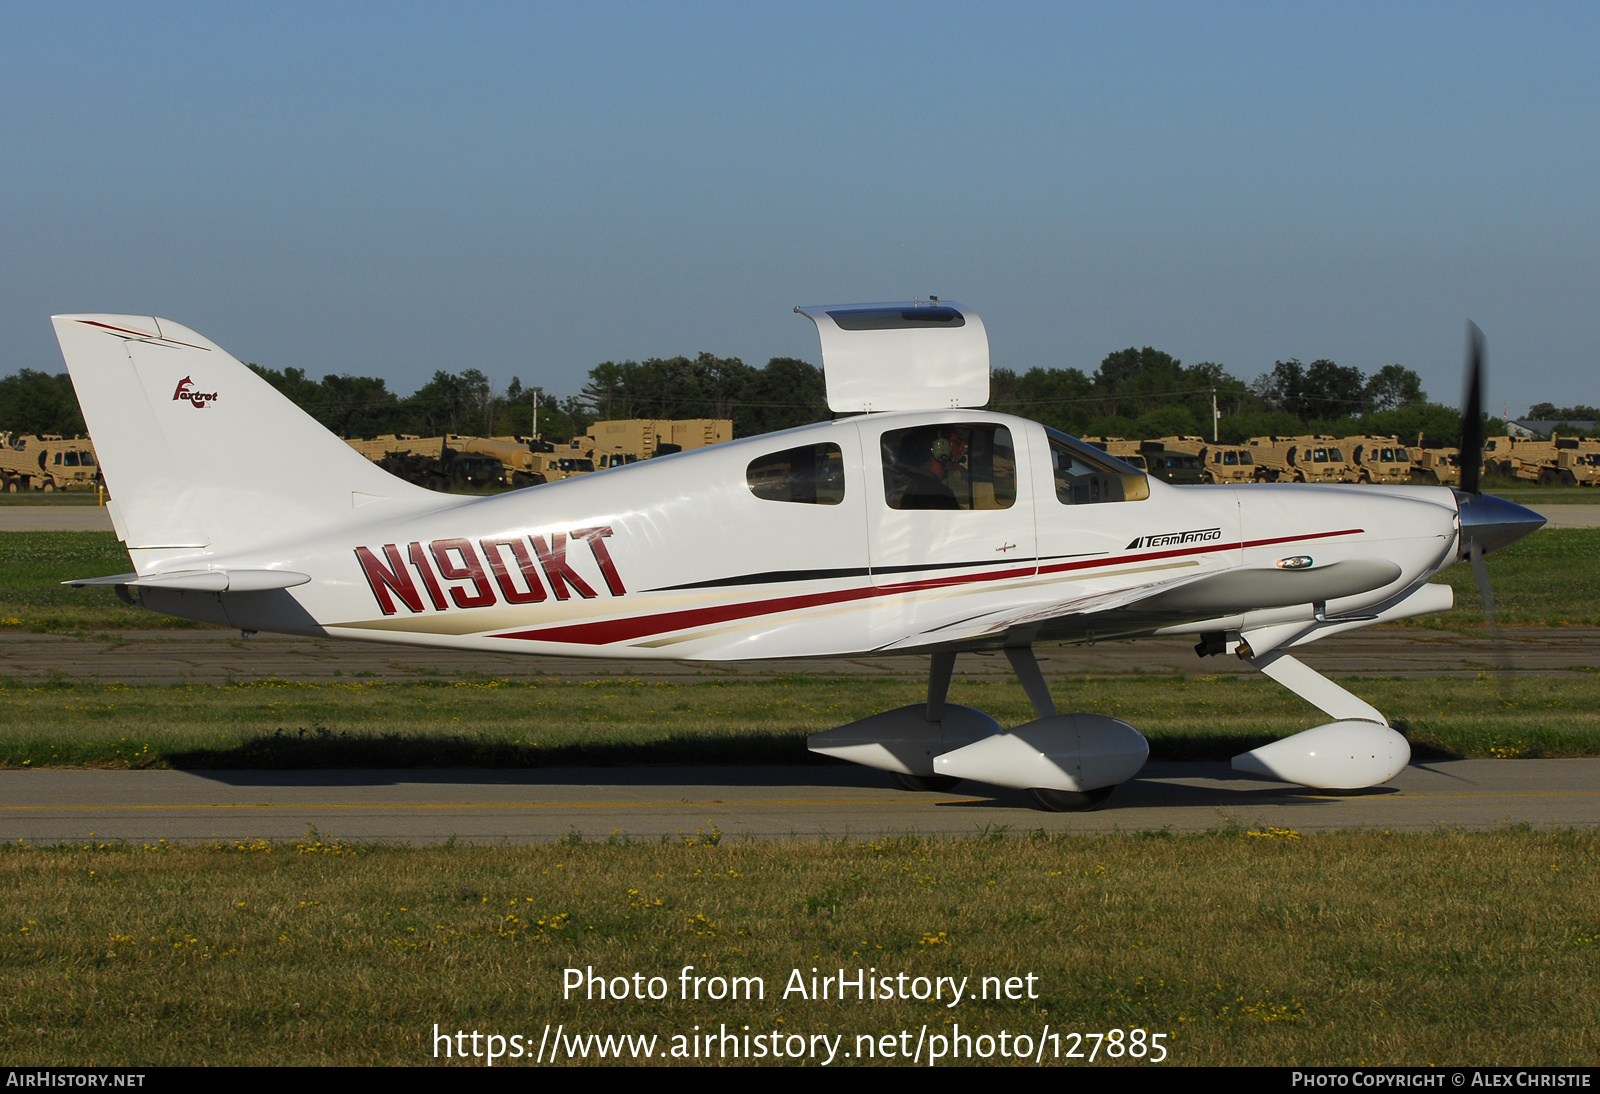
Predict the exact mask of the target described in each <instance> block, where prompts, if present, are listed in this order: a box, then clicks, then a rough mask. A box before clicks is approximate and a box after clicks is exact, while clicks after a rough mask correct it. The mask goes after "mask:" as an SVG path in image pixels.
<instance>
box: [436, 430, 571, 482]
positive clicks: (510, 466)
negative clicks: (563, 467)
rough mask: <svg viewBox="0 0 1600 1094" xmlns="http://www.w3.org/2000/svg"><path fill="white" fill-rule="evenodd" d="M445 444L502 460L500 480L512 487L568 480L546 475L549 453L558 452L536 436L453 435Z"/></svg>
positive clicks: (558, 476) (463, 450) (458, 449)
mask: <svg viewBox="0 0 1600 1094" xmlns="http://www.w3.org/2000/svg"><path fill="white" fill-rule="evenodd" d="M445 444H446V445H448V446H450V447H453V448H455V449H456V450H457V451H459V452H468V453H471V454H473V455H477V456H488V457H490V458H492V459H496V460H499V461H500V466H501V480H502V481H503V482H504V483H505V484H506V485H507V486H509V487H511V488H513V489H516V490H520V489H522V488H523V487H525V486H538V485H540V484H541V483H545V482H551V481H553V480H554V479H556V478H565V477H566V476H565V475H564V474H554V475H549V474H546V473H545V464H546V462H548V457H549V454H550V453H552V452H554V451H555V445H553V444H551V443H550V442H549V441H544V440H540V439H539V438H537V437H534V438H532V439H524V438H522V437H458V436H455V435H450V436H447V437H446V438H445Z"/></svg>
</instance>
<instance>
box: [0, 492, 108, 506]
mask: <svg viewBox="0 0 1600 1094" xmlns="http://www.w3.org/2000/svg"><path fill="white" fill-rule="evenodd" d="M102 500H103V499H102V498H101V497H99V496H98V495H96V494H95V492H94V491H93V490H52V491H51V492H50V493H48V494H46V493H44V492H42V491H35V490H30V491H28V492H26V493H24V492H23V491H21V490H19V491H17V492H16V493H15V494H9V493H5V492H0V506H8V505H27V506H34V505H49V506H61V505H99V504H101V502H102Z"/></svg>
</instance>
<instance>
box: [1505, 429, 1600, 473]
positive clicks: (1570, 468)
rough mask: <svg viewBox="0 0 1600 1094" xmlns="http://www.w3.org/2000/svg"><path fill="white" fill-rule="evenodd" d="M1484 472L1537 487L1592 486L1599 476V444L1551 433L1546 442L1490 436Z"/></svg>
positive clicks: (1598, 442)
mask: <svg viewBox="0 0 1600 1094" xmlns="http://www.w3.org/2000/svg"><path fill="white" fill-rule="evenodd" d="M1483 447H1484V471H1485V474H1488V473H1489V469H1490V468H1491V467H1492V468H1493V471H1494V473H1495V474H1498V475H1503V476H1504V477H1506V478H1510V479H1517V480H1519V481H1521V482H1536V483H1538V484H1539V485H1541V486H1593V485H1595V480H1596V478H1597V473H1600V460H1597V459H1596V457H1597V456H1600V441H1597V440H1588V439H1584V438H1580V437H1563V436H1561V435H1560V434H1559V433H1552V434H1551V435H1550V439H1549V440H1548V441H1541V440H1535V439H1532V438H1527V437H1491V438H1489V439H1488V440H1487V441H1485V442H1484V446H1483Z"/></svg>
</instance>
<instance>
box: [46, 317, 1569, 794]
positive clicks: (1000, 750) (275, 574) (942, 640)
mask: <svg viewBox="0 0 1600 1094" xmlns="http://www.w3.org/2000/svg"><path fill="white" fill-rule="evenodd" d="M796 310H797V311H799V312H801V313H803V314H805V315H806V316H808V317H809V318H810V319H812V320H813V321H814V322H815V323H816V326H817V329H818V332H819V334H820V336H821V340H822V352H823V365H824V370H825V373H826V378H827V389H828V404H829V406H830V408H832V409H833V410H834V411H836V412H843V413H846V414H849V415H851V416H849V417H841V418H839V419H837V420H835V421H832V422H826V423H822V424H820V425H812V426H805V427H802V428H799V429H791V430H788V431H786V432H782V433H773V434H768V435H766V436H761V437H752V438H748V439H744V440H739V441H733V442H729V443H725V444H720V445H717V446H715V447H711V448H705V449H699V450H696V451H691V452H685V453H681V454H677V455H672V456H668V457H664V458H661V459H656V460H651V461H648V462H645V463H637V464H631V465H627V466H624V467H621V468H617V469H613V470H608V471H604V472H600V473H597V474H593V475H587V476H583V477H581V478H577V479H569V480H566V481H562V482H556V483H551V484H548V485H544V486H537V487H533V488H530V489H525V490H518V491H515V492H512V493H507V494H501V495H498V496H494V497H479V498H463V497H449V496H441V495H439V494H437V493H432V492H430V491H427V490H424V489H422V488H420V487H416V486H412V485H409V484H407V483H405V482H402V481H400V480H399V479H397V478H394V477H393V476H391V475H389V474H388V473H387V472H385V471H383V470H381V469H380V468H378V467H377V466H376V465H374V464H372V463H369V462H368V461H367V460H366V459H364V458H363V457H362V456H360V455H359V454H358V453H356V452H355V451H354V450H353V449H351V448H350V447H349V446H348V445H346V444H345V443H344V442H343V441H341V440H339V439H338V438H337V437H335V436H333V435H332V434H331V433H329V432H328V431H327V430H325V429H323V428H322V427H321V426H320V425H318V424H317V423H316V422H315V421H314V420H312V419H311V418H310V417H309V416H308V415H307V414H305V413H304V412H303V411H301V410H300V409H299V408H298V407H296V406H295V405H294V404H292V403H291V402H290V401H289V400H288V399H286V398H284V397H283V396H282V395H280V394H279V393H278V392H277V391H275V390H274V389H273V388H271V387H270V386H269V385H268V384H267V383H266V382H265V381H263V380H262V379H260V378H259V377H257V376H256V375H255V374H254V373H253V372H251V371H250V370H249V369H248V368H246V367H245V366H244V365H242V364H240V363H239V362H238V361H237V360H236V359H234V358H233V357H231V356H229V355H228V353H227V352H226V351H224V350H223V349H221V348H220V347H218V346H217V345H215V344H214V343H212V342H211V341H209V340H208V339H206V338H204V337H203V336H201V335H199V334H196V333H195V332H194V331H192V330H189V329H188V328H186V327H183V326H180V325H178V324H177V323H173V322H171V321H169V320H166V319H156V318H151V317H148V316H128V315H60V316H56V317H55V318H54V323H55V328H56V335H57V338H58V339H59V340H60V343H61V350H62V354H63V356H64V357H65V358H66V362H67V366H68V368H69V369H70V370H71V374H72V381H73V385H74V387H75V388H76V390H77V393H78V399H79V402H80V403H81V405H82V408H83V414H84V417H85V419H86V421H87V423H88V426H89V430H90V432H91V434H92V436H93V437H94V443H95V451H96V453H97V455H98V457H99V459H100V463H101V467H102V469H103V473H104V475H105V478H106V483H107V485H108V486H109V488H110V491H111V494H112V497H113V498H114V499H115V500H114V501H112V502H111V518H112V522H113V524H114V525H115V527H116V531H117V535H118V537H119V538H121V540H122V541H123V543H125V544H126V545H127V547H128V551H129V554H130V555H131V556H132V559H133V564H134V568H135V570H136V572H135V573H131V574H119V575H115V576H112V577H100V578H91V579H85V580H81V581H75V582H71V584H74V585H110V586H114V587H115V588H116V589H117V592H118V593H119V595H121V596H122V597H123V598H124V599H127V600H130V601H132V602H137V603H141V604H143V605H144V606H145V607H147V608H150V609H152V610H155V611H158V612H164V613H166V614H169V615H174V616H180V617H184V618H188V619H196V620H200V621H203V622H207V623H216V624H220V625H223V626H228V627H237V628H240V629H241V630H244V631H247V632H253V631H258V630H264V631H278V632H283V633H287V634H302V635H316V636H324V637H325V636H334V637H345V638H359V639H368V640H377V641H385V642H403V643H410V644H414V645H425V646H445V647H451V648H457V649H479V650H487V651H494V652H496V653H506V652H525V653H536V654H559V655H563V656H569V657H605V658H638V659H649V658H664V659H674V660H705V661H727V660H755V659H762V658H796V657H819V656H839V655H849V654H865V653H876V654H882V653H886V652H903V653H907V654H923V655H930V657H931V665H930V670H929V677H928V698H927V702H926V703H925V704H924V703H919V704H916V705H914V706H910V707H903V708H900V709H898V710H891V711H887V712H885V713H881V714H877V715H874V716H872V717H870V718H866V719H863V720H861V721H858V722H854V723H852V724H850V725H847V726H842V727H840V728H838V729H834V730H830V731H828V732H825V733H819V734H816V735H814V736H813V737H812V738H811V739H810V746H811V747H812V748H813V749H814V750H816V751H818V752H822V753H827V754H830V755H834V756H839V757H843V758H846V759H849V760H853V761H856V762H858V763H863V764H866V765H869V766H871V767H876V768H880V769H882V770H885V771H889V772H892V773H893V774H894V775H895V776H896V777H897V778H898V779H899V780H900V782H901V783H902V784H903V785H906V786H910V787H912V788H917V789H933V788H942V787H947V786H949V785H953V783H954V782H955V781H956V780H958V779H974V780H978V781H981V782H987V783H992V784H996V785H1001V786H1009V787H1017V788H1022V789H1027V790H1030V791H1032V792H1033V794H1034V797H1035V798H1036V799H1037V800H1038V801H1039V802H1040V804H1041V805H1043V806H1045V807H1046V808H1052V809H1082V808H1087V807H1091V806H1093V805H1095V804H1098V803H1099V802H1100V801H1102V800H1104V798H1105V797H1106V796H1107V795H1109V794H1110V793H1111V790H1112V789H1113V788H1114V787H1115V786H1116V785H1117V784H1119V783H1121V782H1124V781H1126V780H1127V779H1129V778H1132V777H1133V775H1134V774H1136V773H1137V772H1138V770H1139V769H1140V768H1141V767H1142V766H1143V765H1144V762H1145V758H1146V756H1147V755H1148V746H1147V744H1146V742H1145V739H1144V737H1143V736H1142V735H1140V734H1139V732H1138V731H1137V730H1135V729H1134V728H1133V727H1132V726H1130V725H1128V724H1127V723H1125V722H1121V721H1118V720H1116V719H1114V718H1109V717H1106V716H1104V715H1098V714H1059V713H1057V712H1056V709H1055V706H1054V704H1053V703H1052V701H1051V697H1050V692H1049V690H1048V688H1047V687H1046V686H1045V682H1044V679H1043V677H1042V675H1041V674H1040V672H1039V668H1038V664H1037V662H1036V661H1035V660H1034V656H1033V652H1032V647H1033V645H1034V644H1035V643H1036V642H1084V641H1095V640H1097V639H1100V640H1104V639H1113V638H1137V637H1144V636H1152V635H1178V634H1182V635H1193V636H1196V637H1197V638H1198V640H1199V641H1198V645H1197V646H1196V649H1197V651H1198V652H1199V653H1200V654H1201V655H1208V654H1222V653H1237V654H1239V655H1240V656H1241V657H1243V658H1245V659H1246V660H1248V661H1249V662H1250V663H1251V664H1253V665H1255V666H1256V667H1257V668H1259V669H1261V670H1262V671H1263V672H1265V673H1267V674H1268V675H1269V676H1271V677H1272V678H1273V679H1275V680H1277V681H1278V682H1279V683H1281V684H1283V685H1284V686H1285V687H1287V688H1289V689H1290V690H1291V691H1293V692H1295V693H1296V694H1298V695H1300V696H1302V697H1303V698H1305V699H1307V700H1308V701H1310V702H1311V703H1313V704H1314V705H1315V706H1317V707H1319V708H1320V709H1322V710H1323V711H1326V712H1327V713H1328V715H1329V716H1330V717H1331V718H1332V719H1333V720H1332V721H1331V722H1330V723H1329V724H1327V725H1323V726H1319V727H1317V728H1314V729H1310V730H1307V731H1306V732H1304V733H1300V734H1297V735H1296V736H1293V737H1290V738H1287V739H1285V740H1281V741H1277V742H1274V743H1273V744H1270V745H1267V746H1264V747H1262V748H1259V749H1256V750H1255V751H1254V752H1250V753H1246V754H1244V755H1242V756H1239V757H1236V758H1235V760H1234V766H1235V767H1236V768H1238V769H1240V770H1244V771H1250V772H1256V773H1260V774H1264V775H1270V776H1274V777H1277V778H1281V779H1285V780H1288V781H1292V782H1296V783H1301V784H1305V785H1309V786H1315V787H1327V788H1355V787H1363V786H1372V785H1376V784H1378V783H1381V782H1385V781H1387V780H1388V779H1390V778H1393V777H1394V776H1395V775H1396V774H1397V773H1399V771H1400V770H1401V769H1402V768H1403V767H1404V766H1405V765H1406V763H1407V762H1408V761H1409V759H1410V748H1409V746H1408V745H1407V743H1406V741H1405V738H1403V737H1402V736H1401V735H1400V734H1398V733H1396V732H1395V731H1393V730H1392V729H1390V728H1389V726H1388V723H1387V721H1386V720H1385V718H1384V716H1383V715H1382V714H1381V713H1380V712H1378V711H1377V710H1375V709H1374V708H1373V707H1371V706H1369V705H1368V704H1367V703H1365V702H1363V701H1362V700H1361V699H1359V698H1357V697H1356V696H1355V695H1353V694H1351V693H1350V692H1348V691H1346V690H1345V689H1344V688H1342V687H1340V686H1338V685H1337V684H1335V683H1333V682H1332V681H1330V680H1328V679H1326V678H1324V677H1322V676H1321V675H1319V674H1318V673H1316V672H1314V671H1313V670H1311V669H1310V668H1308V667H1306V666H1305V665H1303V664H1302V663H1300V662H1299V661H1297V660H1296V659H1295V658H1294V657H1293V656H1292V655H1291V654H1290V652H1289V651H1290V650H1291V649H1293V648H1294V647H1297V646H1301V645H1304V644H1305V643H1307V642H1312V641H1315V640H1317V639H1319V638H1322V637H1324V636H1326V635H1329V634H1335V633H1338V632H1340V631H1345V630H1349V629H1351V628H1355V627H1362V626H1367V625H1369V624H1372V623H1377V622H1382V621H1389V620H1397V619H1405V618H1407V617H1410V616H1415V615H1419V614H1421V613H1424V612H1433V611H1440V610H1443V609H1445V608H1448V607H1449V606H1450V604H1451V592H1450V589H1449V588H1448V587H1447V586H1442V585H1430V584H1428V579H1429V578H1430V577H1432V576H1433V575H1435V574H1437V573H1438V572H1439V571H1440V570H1442V569H1444V568H1445V567H1447V566H1451V565H1453V564H1455V563H1456V562H1458V561H1461V560H1463V559H1466V558H1468V557H1473V558H1474V560H1475V561H1479V564H1480V571H1481V556H1482V554H1483V553H1484V552H1485V551H1488V550H1492V549H1494V548H1496V547H1500V546H1503V545H1505V544H1506V543H1510V542H1513V541H1514V540H1516V539H1520V538H1521V537H1522V536H1524V535H1527V534H1528V533H1529V532H1531V531H1533V530H1534V529H1536V528H1537V527H1539V525H1540V524H1542V523H1543V520H1542V518H1540V517H1539V516H1538V515H1537V514H1535V513H1532V512H1530V511H1529V510H1527V509H1524V508H1522V507H1520V506H1516V505H1513V504H1511V503H1509V502H1505V501H1503V500H1501V499H1498V498H1492V497H1488V496H1485V495H1481V494H1478V493H1477V482H1476V476H1473V477H1472V481H1471V482H1468V483H1464V486H1465V487H1466V489H1464V490H1461V491H1453V490H1451V489H1448V488H1442V487H1383V486H1360V487H1348V488H1343V487H1335V486H1290V485H1284V486H1244V487H1230V486H1195V487H1182V486H1169V485H1168V484H1166V483H1164V482H1161V481H1159V480H1154V479H1151V478H1149V477H1147V476H1146V475H1145V474H1144V473H1143V472H1141V471H1139V470H1137V469H1135V468H1133V467H1131V466H1128V465H1126V464H1123V463H1121V462H1119V461H1118V460H1116V459H1113V458H1110V457H1108V456H1107V455H1105V454H1104V453H1102V452H1100V451H1098V450H1097V449H1094V448H1091V447H1089V446H1087V445H1084V444H1082V443H1080V442H1078V441H1076V440H1074V439H1073V438H1071V437H1068V436H1065V435H1063V434H1061V433H1058V432H1055V431H1054V430H1051V429H1048V428H1046V427H1044V426H1042V425H1039V424H1038V423H1035V422H1030V421H1027V420H1025V419H1022V418H1016V417H1012V416H1009V415H1005V414H994V413H989V412H986V411H984V410H982V409H979V408H980V407H982V406H983V404H985V403H986V402H988V398H989V347H988V337H987V334H986V332H985V330H984V326H983V322H982V320H980V319H979V317H978V316H977V315H976V314H975V313H973V312H972V311H971V310H969V309H967V308H965V307H963V306H961V305H959V304H953V303H949V302H946V303H942V304H941V303H938V302H937V300H935V301H934V302H932V303H928V304H918V303H909V304H872V305H861V304H857V305H842V306H836V307H813V308H798V309H796ZM1475 356H1476V355H1475ZM1471 375H1472V377H1473V380H1472V382H1471V385H1470V391H1471V393H1472V394H1473V395H1476V393H1478V392H1479V391H1480V390H1481V369H1479V368H1478V367H1477V366H1476V365H1474V367H1473V369H1472V373H1471ZM1472 404H1473V400H1472V399H1471V398H1469V409H1470V410H1471V412H1472V415H1473V421H1474V422H1475V421H1476V420H1477V410H1476V408H1475V406H1473V405H1472ZM1469 428H1470V427H1469ZM1479 432H1480V433H1481V428H1480V429H1479ZM1469 443H1470V442H1468V441H1464V443H1463V449H1464V450H1466V449H1467V448H1468V445H1469ZM1479 443H1480V444H1481V438H1480V440H1479ZM1469 466H1475V465H1474V463H1473V461H1472V460H1471V459H1470V457H1469V456H1467V455H1464V458H1463V460H1462V467H1463V470H1464V471H1465V470H1466V469H1467V468H1468V467H1469ZM975 649H1003V650H1004V651H1005V652H1006V654H1007V656H1008V657H1009V659H1010V661H1011V663H1012V665H1013V666H1014V667H1015V669H1016V672H1017V675H1018V677H1019V678H1020V680H1021V682H1022V684H1023V686H1024V688H1025V689H1026V691H1027V694H1028V696H1029V698H1030V700H1031V701H1032V703H1033V706H1034V708H1035V710H1036V712H1037V714H1038V717H1037V719H1036V720H1035V721H1031V722H1028V723H1027V724H1025V725H1022V726H1018V727H1016V728H1014V729H1011V730H1005V729H1003V728H1002V727H1001V726H1000V725H999V723H997V722H996V721H995V720H994V719H993V718H991V717H989V716H988V715H986V714H984V713H982V712H981V711H978V710H974V709H972V708H970V707H963V706H958V705H956V704H951V703H947V702H946V701H945V696H946V693H947V689H948V686H949V682H950V675H951V671H952V667H953V665H954V661H955V655H956V653H957V652H958V651H961V650H975Z"/></svg>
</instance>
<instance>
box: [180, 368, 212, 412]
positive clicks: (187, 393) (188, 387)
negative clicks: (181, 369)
mask: <svg viewBox="0 0 1600 1094" xmlns="http://www.w3.org/2000/svg"><path fill="white" fill-rule="evenodd" d="M193 389H194V379H193V378H192V377H189V376H185V377H184V378H183V379H181V380H179V381H178V388H177V390H176V391H174V392H173V393H172V401H173V402H177V401H178V400H179V399H182V400H183V401H184V402H186V403H188V404H189V405H190V406H192V407H194V408H195V409H196V410H204V409H205V408H206V404H207V403H214V402H216V401H217V393H216V392H215V391H212V392H204V391H195V390H193Z"/></svg>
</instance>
